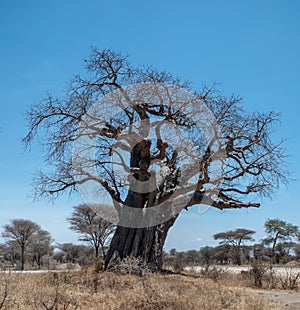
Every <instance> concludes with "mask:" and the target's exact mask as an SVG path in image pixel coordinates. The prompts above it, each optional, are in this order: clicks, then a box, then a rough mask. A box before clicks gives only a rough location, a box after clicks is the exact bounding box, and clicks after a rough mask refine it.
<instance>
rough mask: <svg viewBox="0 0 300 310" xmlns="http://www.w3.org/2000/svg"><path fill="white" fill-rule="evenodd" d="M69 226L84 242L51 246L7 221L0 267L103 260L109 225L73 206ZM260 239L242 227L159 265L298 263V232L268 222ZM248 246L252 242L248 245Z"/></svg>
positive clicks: (23, 224)
mask: <svg viewBox="0 0 300 310" xmlns="http://www.w3.org/2000/svg"><path fill="white" fill-rule="evenodd" d="M67 221H68V223H69V224H70V226H69V228H70V229H71V230H73V231H75V232H76V233H78V240H79V241H82V242H84V244H73V243H62V244H58V243H55V241H54V239H53V238H52V236H51V234H50V232H48V231H46V230H44V229H42V228H41V227H40V225H38V224H37V223H34V222H33V221H31V220H29V219H13V220H11V221H10V223H9V224H6V225H4V226H3V230H2V233H1V235H2V237H3V238H4V240H5V242H4V243H3V244H0V262H1V265H2V268H4V267H14V268H18V269H21V270H24V269H25V267H26V268H38V269H40V268H55V266H57V265H61V264H63V263H70V264H79V265H88V264H90V263H91V262H92V261H93V260H94V259H96V258H97V259H99V258H101V259H103V260H105V257H106V255H107V249H108V246H109V243H110V241H111V237H112V235H113V233H114V231H115V228H116V227H115V225H113V224H111V223H109V222H107V221H105V220H104V219H102V218H101V216H100V215H99V214H98V213H97V212H95V209H94V208H93V207H91V206H89V205H86V204H82V205H78V206H74V207H73V212H72V214H71V216H70V217H68V218H67ZM264 228H265V233H266V237H265V238H263V239H262V240H260V242H259V243H253V241H254V239H253V235H254V234H255V231H253V230H250V229H245V228H237V229H235V230H230V231H225V232H219V233H216V234H214V236H213V237H214V239H215V240H218V241H219V245H218V246H216V247H211V246H205V247H202V248H201V249H200V250H189V251H186V252H180V251H177V250H176V249H175V248H173V249H171V250H170V251H169V252H168V253H167V252H164V254H163V262H164V264H165V265H170V264H171V265H173V266H175V268H176V266H177V265H178V266H181V265H198V264H202V265H205V266H209V265H211V264H228V263H232V264H237V265H241V264H245V263H246V264H247V263H248V264H249V263H250V262H251V261H253V260H259V261H269V262H270V263H273V264H278V263H287V262H289V261H291V260H294V259H300V244H299V243H298V241H300V233H299V228H298V226H296V225H293V224H290V223H287V222H285V221H283V220H280V219H268V220H267V221H266V222H265V225H264ZM250 242H252V243H253V244H250Z"/></svg>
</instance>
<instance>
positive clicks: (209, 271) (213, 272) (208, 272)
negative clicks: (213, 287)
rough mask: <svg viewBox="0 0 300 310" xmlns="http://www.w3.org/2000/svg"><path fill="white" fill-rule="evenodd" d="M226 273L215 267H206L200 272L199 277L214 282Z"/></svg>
mask: <svg viewBox="0 0 300 310" xmlns="http://www.w3.org/2000/svg"><path fill="white" fill-rule="evenodd" d="M225 273H226V272H225V271H224V270H223V269H221V268H218V267H217V266H207V267H206V268H204V269H202V270H201V275H202V276H204V277H205V278H208V279H212V280H214V281H217V280H220V279H221V278H222V277H223V276H224V274H225Z"/></svg>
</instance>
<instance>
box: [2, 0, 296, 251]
mask: <svg viewBox="0 0 300 310" xmlns="http://www.w3.org/2000/svg"><path fill="white" fill-rule="evenodd" d="M0 42H1V48H0V99H1V114H0V127H1V128H2V130H1V132H0V145H1V151H0V171H1V176H0V192H1V195H0V225H1V226H2V225H4V224H6V223H7V222H8V221H9V219H13V218H17V217H18V218H19V217H23V218H30V219H32V220H34V221H36V222H37V223H39V224H40V225H41V226H42V227H43V228H44V229H47V230H49V231H50V232H51V233H52V235H53V237H54V238H55V239H56V241H57V242H75V241H76V237H77V236H76V235H75V234H74V233H72V232H70V231H69V230H68V224H67V223H66V221H65V218H66V217H67V216H69V214H70V212H71V209H72V206H73V205H74V204H77V203H79V202H80V197H75V198H71V199H69V198H67V197H65V198H63V199H61V200H59V201H57V202H56V203H55V204H54V205H51V204H49V203H48V202H46V201H38V202H34V203H33V202H32V200H31V198H30V197H29V196H30V194H31V190H32V188H31V180H32V177H33V175H34V172H35V170H36V169H38V168H40V167H43V166H44V163H43V160H42V152H41V149H40V148H39V147H38V146H37V145H34V146H33V148H32V151H31V152H29V153H24V152H23V149H22V145H21V143H20V140H21V138H22V136H24V135H25V133H26V128H25V120H24V113H25V110H26V109H27V108H28V107H29V106H30V105H31V104H33V103H35V102H37V101H38V100H39V99H40V98H41V97H43V96H44V95H45V94H46V92H47V91H50V92H54V93H56V94H59V92H60V90H61V89H62V88H63V87H64V85H65V82H66V81H68V79H70V78H71V77H72V75H73V74H75V73H79V72H81V71H82V59H83V58H85V57H86V56H88V54H89V48H90V46H92V45H94V46H97V47H99V48H113V49H118V50H121V51H123V52H125V53H128V54H130V55H131V59H132V61H133V62H134V63H136V64H150V65H154V66H155V67H157V68H159V69H166V70H168V71H170V72H172V73H174V74H175V75H179V76H181V77H183V78H189V79H191V80H192V81H193V82H194V85H195V86H196V87H197V86H198V85H199V86H200V85H201V84H202V83H204V82H206V83H210V82H213V81H217V82H219V83H220V87H221V88H222V89H224V90H225V92H226V93H227V94H230V93H232V92H234V93H239V94H240V95H242V96H243V98H244V106H245V107H246V108H247V109H251V110H260V111H268V110H270V109H275V110H277V111H279V112H281V113H282V117H281V124H279V125H278V127H277V130H278V132H277V134H276V138H279V137H284V138H287V139H288V140H287V142H286V144H285V146H286V149H287V153H288V154H289V155H290V156H289V158H288V159H287V162H288V166H289V169H290V171H291V172H292V175H293V178H295V179H296V181H295V182H294V183H292V184H291V185H290V186H289V187H288V188H285V187H282V188H281V189H280V190H279V191H278V193H277V195H276V196H274V198H273V200H272V201H270V200H267V199H265V200H263V201H262V206H261V208H260V209H257V210H256V209H255V210H253V209H248V210H238V211H225V212H220V211H218V210H214V209H212V208H210V209H209V210H208V211H207V212H205V213H204V214H202V215H200V214H198V209H197V207H196V208H194V209H191V210H190V211H188V212H187V211H184V212H183V214H182V215H181V216H180V218H179V220H178V222H177V223H176V224H175V226H174V227H173V228H172V230H171V231H170V234H169V237H168V239H167V244H166V248H167V249H170V248H172V247H176V248H177V249H179V250H187V249H191V248H195V249H199V248H200V247H201V246H204V245H206V244H215V243H214V242H213V239H212V235H213V234H214V233H216V232H219V231H224V230H229V229H235V228H238V227H244V228H250V229H254V230H256V231H257V235H256V239H257V240H259V239H260V238H262V237H263V235H264V232H263V224H264V222H265V221H266V219H267V218H275V217H279V218H281V219H283V220H286V221H288V222H291V223H293V224H296V225H300V212H299V207H300V203H299V191H300V186H299V185H300V182H299V179H300V163H299V153H300V145H299V132H300V130H299V128H300V120H299V115H300V102H299V97H300V96H299V91H300V56H299V55H300V1H297V0H295V1H292V0H289V1H282V0H281V1H276V0H269V1H268V0H264V1H253V0H251V1H250V0H248V1H246V0H245V1H240V0H235V1H232V0H226V1H224V0H219V1H216V0H212V1H199V0H194V1H189V0H187V1H177V0H173V1H169V0H167V1H158V0H153V1H147V2H146V1H125V0H122V1H120V0H118V1H116V0H115V1H101V0H93V1H92V0H87V1H78V0H72V1H71V0H69V1H66V0H65V1H58V0H56V1H55V0H52V1H50V0H48V1H37V0H36V1H33V0H31V1H30V0H29V1H21V0H19V1H14V0H12V1H1V2H0Z"/></svg>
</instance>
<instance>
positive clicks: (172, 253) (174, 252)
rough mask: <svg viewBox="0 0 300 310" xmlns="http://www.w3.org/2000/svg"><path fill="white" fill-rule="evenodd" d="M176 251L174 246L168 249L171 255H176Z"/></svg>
mask: <svg viewBox="0 0 300 310" xmlns="http://www.w3.org/2000/svg"><path fill="white" fill-rule="evenodd" d="M176 253H177V250H176V249H175V248H172V249H171V250H170V251H169V254H170V255H172V256H174V255H176Z"/></svg>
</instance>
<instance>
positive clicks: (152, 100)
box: [24, 49, 286, 270]
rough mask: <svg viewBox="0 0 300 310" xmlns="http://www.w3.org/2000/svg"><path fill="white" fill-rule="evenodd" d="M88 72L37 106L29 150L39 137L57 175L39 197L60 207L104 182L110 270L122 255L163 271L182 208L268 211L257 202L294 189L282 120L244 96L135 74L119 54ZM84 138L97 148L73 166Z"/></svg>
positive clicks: (98, 53)
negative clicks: (244, 103) (278, 130)
mask: <svg viewBox="0 0 300 310" xmlns="http://www.w3.org/2000/svg"><path fill="white" fill-rule="evenodd" d="M85 69H86V74H85V75H76V76H75V77H74V78H73V79H72V80H71V82H70V84H69V86H68V87H67V89H66V90H65V92H64V95H63V96H61V97H60V98H56V97H54V96H52V95H48V96H47V97H46V98H45V99H44V100H42V101H41V102H39V103H37V104H35V105H33V106H32V107H31V109H30V110H29V111H28V113H27V118H28V123H29V131H28V134H27V135H26V136H25V138H24V143H25V144H26V145H27V146H28V145H30V142H31V141H32V139H33V138H34V137H35V136H36V135H37V134H39V137H40V139H39V140H38V141H39V142H41V143H42V144H43V146H44V147H45V150H46V161H47V162H48V163H49V165H51V166H52V167H53V171H52V172H53V173H51V172H50V173H48V174H45V173H43V172H41V173H40V174H39V175H38V176H37V177H36V179H35V185H36V187H35V193H36V194H37V195H39V196H48V197H49V196H50V197H52V198H54V199H55V198H57V197H59V195H60V194H62V193H63V192H65V191H68V190H71V191H72V190H80V188H81V187H82V186H85V185H86V186H88V185H90V184H91V182H95V183H96V184H97V185H99V186H100V187H101V193H100V191H99V196H100V194H101V195H102V194H103V193H106V195H107V197H109V198H110V199H111V200H112V202H113V209H114V210H115V213H116V216H115V219H116V220H115V219H113V220H112V222H114V223H116V224H117V225H118V226H117V229H116V232H115V234H114V236H113V238H112V241H111V243H110V247H109V250H108V253H107V257H106V266H108V264H109V262H110V261H111V259H112V258H113V257H115V256H119V257H120V258H121V259H123V258H124V257H126V256H134V257H142V258H143V259H144V260H145V262H146V263H148V264H149V265H151V266H153V267H154V268H156V269H157V270H160V269H161V266H162V260H161V259H162V253H163V251H162V249H163V245H164V242H165V239H166V236H167V233H168V231H169V229H170V227H171V226H172V225H173V224H174V222H175V220H176V218H177V217H178V214H179V213H180V211H181V210H182V209H184V208H186V209H187V208H189V207H191V206H193V205H197V204H200V203H201V204H204V205H209V206H213V207H215V208H218V209H221V210H222V209H226V208H229V209H234V208H248V207H259V203H256V202H254V201H253V194H262V195H270V194H271V193H272V190H273V189H274V188H276V187H278V185H279V183H280V182H281V181H283V182H286V174H285V171H283V170H282V163H283V162H282V161H283V159H284V154H283V151H282V149H281V142H278V143H274V142H272V140H271V137H270V132H271V128H272V126H273V124H274V122H276V120H277V119H278V115H277V114H276V113H274V112H269V113H258V112H255V113H249V112H246V111H245V110H243V108H242V107H241V105H240V103H241V100H242V99H241V98H240V97H239V96H236V95H232V96H229V97H226V96H224V95H223V93H222V92H220V91H217V90H216V88H215V86H214V85H213V86H212V87H206V86H204V87H203V88H202V89H200V90H195V89H194V88H193V87H192V86H191V83H189V82H187V81H182V80H181V79H180V78H177V77H173V76H172V75H171V74H169V73H167V72H165V71H158V70H155V69H153V68H152V67H143V66H140V67H134V66H133V65H132V64H131V63H130V62H129V60H128V57H127V56H126V55H122V54H121V53H119V52H115V51H112V50H98V49H93V50H92V52H91V55H90V57H89V58H88V59H86V60H85ZM132 85H135V86H132ZM136 85H138V86H137V87H136ZM140 85H143V87H142V88H141V87H140ZM178 88H180V91H178V90H177V92H176V89H178ZM179 93H180V95H178V94H179ZM195 98H196V99H195ZM99 102H100V103H99ZM96 104H98V110H97V109H96V112H95V105H96ZM99 105H100V112H99ZM97 111H98V112H97ZM203 111H204V112H203ZM205 111H206V112H205ZM207 111H210V112H209V113H210V116H211V119H212V120H213V121H209V120H208V118H207V116H208V114H209V113H207ZM202 116H203V118H202V119H201V117H202ZM200 123H201V124H202V125H201V126H202V129H203V127H205V128H204V130H201V128H199V124H200ZM201 126H200V127H201ZM174 127H176V128H175V129H174ZM177 129H178V131H176V130H177ZM179 130H181V132H180V133H179ZM182 132H183V133H184V135H182V134H181V133H182ZM208 132H209V134H208V136H209V139H208V138H207V133H208ZM180 137H181V138H180ZM182 137H183V138H182ZM82 138H85V139H87V140H88V139H90V140H92V142H91V145H93V148H91V149H90V150H88V146H87V145H85V148H83V149H82V150H81V152H78V153H77V155H76V156H77V157H78V158H79V157H81V162H78V161H75V162H76V164H75V165H74V152H73V154H72V147H73V145H74V143H75V144H76V143H77V141H78V140H80V139H82ZM176 139H177V140H176ZM178 140H179V141H178ZM176 141H177V142H176ZM89 151H90V153H89ZM91 153H93V156H94V158H91V157H89V156H90V154H91ZM191 153H192V158H193V160H192V161H190V162H188V161H187V160H186V159H187V158H188V156H190V155H191ZM85 157H87V159H86V160H85ZM191 162H192V165H191V164H190V163H191ZM220 163H221V166H222V173H221V175H220V174H219V175H217V176H216V175H214V173H213V172H214V171H215V167H216V165H217V166H218V165H219V164H220ZM84 166H85V167H84ZM91 166H93V170H91V169H89V168H90V167H91ZM191 167H192V168H191ZM221 181H223V182H221ZM191 183H193V184H192V185H193V186H191ZM143 185H146V186H143ZM145 187H146V188H145ZM85 189H86V188H85ZM95 193H96V191H94V192H93V194H95ZM246 197H249V198H246ZM106 199H107V198H106ZM153 210H158V211H157V212H156V211H155V212H154V211H153ZM151 212H152V213H151ZM100 213H101V212H100ZM136 213H137V214H138V216H137V217H135V214H136ZM149 214H150V215H151V214H152V215H153V216H150V217H151V220H150V221H149ZM145 223H146V224H145Z"/></svg>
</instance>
